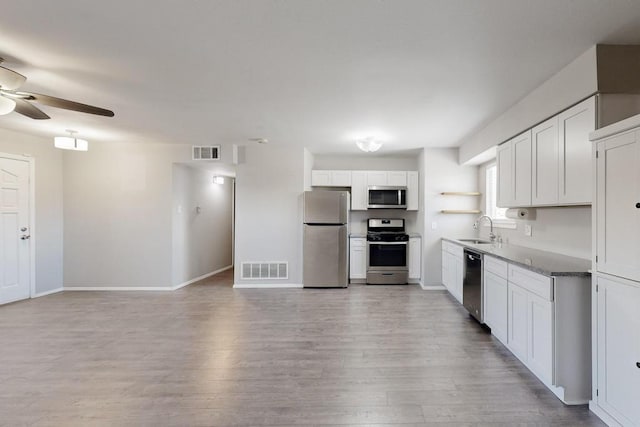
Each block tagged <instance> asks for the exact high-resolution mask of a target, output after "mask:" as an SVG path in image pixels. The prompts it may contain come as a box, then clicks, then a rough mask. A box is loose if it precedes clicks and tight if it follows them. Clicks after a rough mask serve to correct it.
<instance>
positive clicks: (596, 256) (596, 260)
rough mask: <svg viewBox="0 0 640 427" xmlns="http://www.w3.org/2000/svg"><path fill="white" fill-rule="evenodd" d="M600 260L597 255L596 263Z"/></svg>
mask: <svg viewBox="0 0 640 427" xmlns="http://www.w3.org/2000/svg"><path fill="white" fill-rule="evenodd" d="M597 262H598V255H596V263H597Z"/></svg>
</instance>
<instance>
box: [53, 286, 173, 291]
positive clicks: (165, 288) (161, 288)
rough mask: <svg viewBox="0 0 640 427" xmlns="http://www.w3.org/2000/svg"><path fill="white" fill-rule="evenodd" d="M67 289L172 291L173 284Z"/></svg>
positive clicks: (68, 289) (76, 287)
mask: <svg viewBox="0 0 640 427" xmlns="http://www.w3.org/2000/svg"><path fill="white" fill-rule="evenodd" d="M64 290H65V291H172V290H173V288H172V287H171V286H65V287H64Z"/></svg>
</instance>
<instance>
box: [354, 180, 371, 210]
mask: <svg viewBox="0 0 640 427" xmlns="http://www.w3.org/2000/svg"><path fill="white" fill-rule="evenodd" d="M367 197H368V195H367V172H366V171H353V172H351V210H354V211H366V210H367Z"/></svg>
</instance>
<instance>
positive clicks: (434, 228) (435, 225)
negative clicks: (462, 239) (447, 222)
mask: <svg viewBox="0 0 640 427" xmlns="http://www.w3.org/2000/svg"><path fill="white" fill-rule="evenodd" d="M431 229H432V230H437V229H438V223H437V222H435V221H433V222H432V223H431Z"/></svg>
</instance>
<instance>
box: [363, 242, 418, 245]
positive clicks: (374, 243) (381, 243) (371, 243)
mask: <svg viewBox="0 0 640 427" xmlns="http://www.w3.org/2000/svg"><path fill="white" fill-rule="evenodd" d="M367 243H368V244H369V245H408V244H409V242H367Z"/></svg>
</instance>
